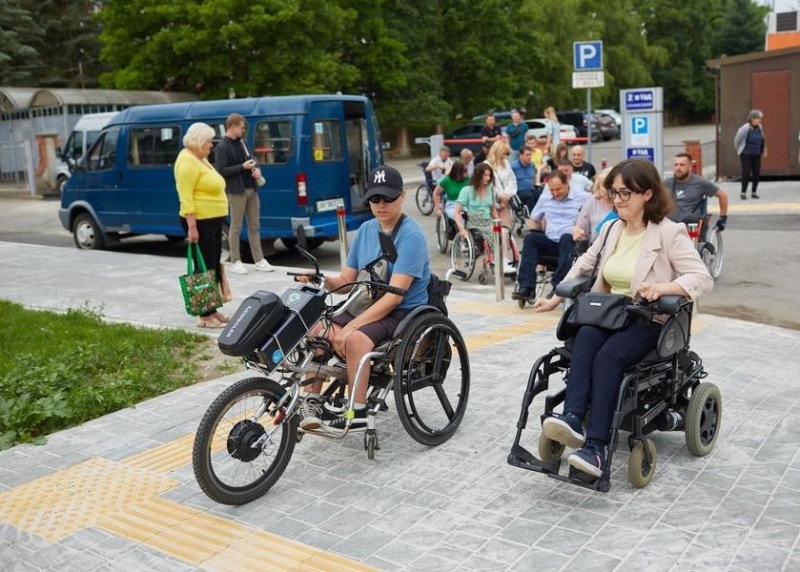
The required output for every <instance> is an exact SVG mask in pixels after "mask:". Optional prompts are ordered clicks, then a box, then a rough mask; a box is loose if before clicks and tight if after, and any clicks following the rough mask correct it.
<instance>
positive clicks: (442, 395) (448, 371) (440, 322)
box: [394, 313, 469, 445]
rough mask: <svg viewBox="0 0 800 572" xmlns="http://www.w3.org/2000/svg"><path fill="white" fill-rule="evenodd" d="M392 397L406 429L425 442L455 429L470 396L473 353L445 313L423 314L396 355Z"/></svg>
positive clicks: (435, 441) (431, 442)
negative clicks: (468, 351)
mask: <svg viewBox="0 0 800 572" xmlns="http://www.w3.org/2000/svg"><path fill="white" fill-rule="evenodd" d="M394 371H395V382H394V399H395V404H396V406H397V413H398V415H399V416H400V421H401V423H402V424H403V428H405V430H406V432H407V433H408V434H409V435H410V436H411V437H412V438H413V439H414V440H415V441H418V442H419V443H422V444H423V445H439V444H441V443H444V442H445V441H447V440H448V439H449V438H450V437H451V436H452V435H453V433H455V431H456V429H458V426H459V425H460V424H461V420H462V419H463V417H464V412H465V411H466V409H467V400H468V398H469V356H468V355H467V348H466V345H465V344H464V340H463V338H462V337H461V334H460V333H459V332H458V330H457V329H456V327H455V325H454V324H453V323H452V322H451V321H450V320H449V319H447V317H445V316H444V315H442V314H439V313H429V314H424V315H422V316H421V317H420V318H419V319H418V320H417V321H416V322H415V323H413V324H412V326H411V327H410V328H409V330H408V331H407V332H406V335H405V336H404V339H403V341H402V342H401V344H400V347H399V349H398V351H397V356H396V358H395V367H394Z"/></svg>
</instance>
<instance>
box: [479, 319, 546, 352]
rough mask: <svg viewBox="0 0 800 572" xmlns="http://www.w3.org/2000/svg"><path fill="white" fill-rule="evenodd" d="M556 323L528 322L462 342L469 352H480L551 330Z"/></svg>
mask: <svg viewBox="0 0 800 572" xmlns="http://www.w3.org/2000/svg"><path fill="white" fill-rule="evenodd" d="M556 323H557V320H555V319H553V318H546V319H540V320H530V321H526V322H522V323H521V324H515V325H513V326H506V327H504V328H500V329H497V330H492V331H490V332H484V333H483V334H478V335H475V336H470V337H468V338H466V339H465V340H464V342H465V343H466V344H467V349H468V350H469V351H475V350H480V349H483V348H486V347H489V346H493V345H494V344H499V343H502V342H505V341H506V340H510V339H512V338H515V337H517V336H524V335H525V334H529V333H531V332H536V331H539V330H544V329H546V328H552V327H554V326H555V325H556Z"/></svg>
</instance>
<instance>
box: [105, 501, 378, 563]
mask: <svg viewBox="0 0 800 572" xmlns="http://www.w3.org/2000/svg"><path fill="white" fill-rule="evenodd" d="M97 526H98V528H101V529H103V530H106V531H108V532H111V533H113V534H117V535H119V536H123V537H125V538H129V539H131V540H134V541H136V542H139V543H141V544H143V545H145V546H148V547H150V548H153V549H155V550H158V551H160V552H163V553H164V554H168V555H170V556H172V557H174V558H177V559H179V560H182V561H184V562H189V563H190V564H194V565H196V566H200V567H202V568H204V569H206V570H213V571H223V570H236V571H240V572H248V571H250V570H252V571H253V572H256V571H267V572H271V571H275V572H277V571H294V570H297V571H300V570H332V571H333V570H335V571H341V572H365V571H372V570H375V569H374V568H372V567H371V566H366V565H364V564H359V563H357V562H353V561H351V560H349V559H347V558H344V557H341V556H335V555H331V554H326V553H325V552H323V551H321V550H318V549H315V548H312V547H310V546H306V545H305V544H300V543H299V542H293V541H291V540H286V539H284V538H281V537H279V536H276V535H273V534H269V533H266V532H261V531H257V530H255V529H252V528H250V527H247V526H243V525H240V524H237V523H234V522H230V521H227V520H225V519H222V518H219V517H215V516H211V515H208V514H204V513H201V512H200V511H198V510H195V509H192V508H188V507H185V506H182V505H180V504H177V503H175V502H172V501H169V500H165V499H160V498H154V499H150V500H148V501H145V502H142V503H139V504H137V505H133V506H130V507H127V508H126V509H125V510H122V511H119V512H117V513H115V514H113V515H109V516H107V517H106V518H104V519H103V520H102V521H100V522H99V523H98V524H97Z"/></svg>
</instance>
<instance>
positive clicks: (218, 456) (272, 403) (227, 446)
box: [192, 377, 298, 505]
mask: <svg viewBox="0 0 800 572" xmlns="http://www.w3.org/2000/svg"><path fill="white" fill-rule="evenodd" d="M284 394H285V390H284V388H282V387H281V386H280V385H279V384H277V383H276V382H274V381H272V380H270V379H266V378H261V377H252V378H247V379H243V380H241V381H239V382H237V383H236V384H234V385H232V386H231V387H229V388H228V389H226V390H225V391H224V392H223V393H222V394H220V395H219V397H217V398H216V399H215V400H214V401H213V402H212V404H211V406H210V407H209V408H208V410H207V411H206V413H205V415H204V416H203V418H202V420H201V421H200V426H199V427H198V429H197V434H196V436H195V441H194V447H193V450H192V467H193V469H194V474H195V478H196V479H197V483H198V485H200V488H201V489H202V490H203V492H204V493H205V494H206V495H207V496H208V497H209V498H211V499H212V500H215V501H217V502H219V503H222V504H229V505H241V504H245V503H247V502H250V501H252V500H254V499H256V498H258V497H260V496H262V495H263V494H264V493H266V492H267V491H268V490H269V489H270V488H271V487H272V485H274V484H275V483H276V482H277V480H278V479H279V478H280V476H281V475H282V474H283V471H284V470H285V469H286V466H287V465H288V463H289V460H290V459H291V457H292V453H293V452H294V446H295V442H296V435H297V423H298V419H297V416H295V415H293V416H291V418H289V419H286V417H285V413H286V411H285V405H286V402H287V401H288V400H286V399H283V397H284Z"/></svg>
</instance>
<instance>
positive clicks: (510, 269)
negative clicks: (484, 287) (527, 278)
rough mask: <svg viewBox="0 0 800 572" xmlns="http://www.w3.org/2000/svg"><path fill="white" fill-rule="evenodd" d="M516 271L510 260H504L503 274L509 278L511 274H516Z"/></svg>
mask: <svg viewBox="0 0 800 572" xmlns="http://www.w3.org/2000/svg"><path fill="white" fill-rule="evenodd" d="M516 271H517V269H516V268H514V263H513V262H511V261H510V260H505V259H504V260H503V274H505V275H506V276H508V275H509V274H514V272H516Z"/></svg>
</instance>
